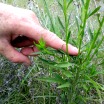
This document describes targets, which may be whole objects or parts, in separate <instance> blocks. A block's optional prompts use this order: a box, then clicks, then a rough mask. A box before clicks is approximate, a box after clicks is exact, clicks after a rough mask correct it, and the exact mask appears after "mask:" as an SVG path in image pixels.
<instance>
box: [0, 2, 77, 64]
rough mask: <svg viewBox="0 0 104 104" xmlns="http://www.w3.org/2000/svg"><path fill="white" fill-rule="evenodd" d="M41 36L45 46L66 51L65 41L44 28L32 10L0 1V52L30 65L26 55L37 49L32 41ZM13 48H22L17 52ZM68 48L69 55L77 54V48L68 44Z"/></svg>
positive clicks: (16, 61)
mask: <svg viewBox="0 0 104 104" xmlns="http://www.w3.org/2000/svg"><path fill="white" fill-rule="evenodd" d="M41 38H43V39H44V41H45V42H46V45H47V46H49V47H52V48H55V49H62V50H63V51H66V45H65V42H64V41H62V40H61V39H60V38H59V37H57V36H56V34H54V33H52V32H50V31H48V30H46V29H44V28H43V27H42V26H41V25H40V23H39V21H38V18H37V17H36V15H35V14H34V13H33V12H32V11H30V10H26V9H20V8H16V7H13V6H10V5H6V4H2V3H0V54H2V55H4V56H5V57H6V58H7V59H9V60H10V61H12V62H15V63H25V64H27V65H30V63H31V62H30V60H29V58H28V56H29V55H30V54H31V53H33V52H37V51H38V50H37V48H36V47H35V46H33V41H36V42H38V41H39V40H40V39H41ZM15 48H22V49H21V51H20V52H19V51H17V50H16V49H15ZM68 49H69V50H68V53H69V54H70V55H77V54H78V49H77V48H76V47H73V46H72V45H70V44H69V45H68Z"/></svg>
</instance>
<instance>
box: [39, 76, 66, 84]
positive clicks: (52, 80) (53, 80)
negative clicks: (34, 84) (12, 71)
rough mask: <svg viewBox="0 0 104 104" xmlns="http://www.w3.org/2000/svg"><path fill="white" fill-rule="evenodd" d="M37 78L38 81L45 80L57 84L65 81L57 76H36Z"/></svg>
mask: <svg viewBox="0 0 104 104" xmlns="http://www.w3.org/2000/svg"><path fill="white" fill-rule="evenodd" d="M37 80H40V81H45V82H49V83H58V84H62V83H65V81H64V80H62V79H59V78H57V77H56V78H51V77H46V78H38V79H37Z"/></svg>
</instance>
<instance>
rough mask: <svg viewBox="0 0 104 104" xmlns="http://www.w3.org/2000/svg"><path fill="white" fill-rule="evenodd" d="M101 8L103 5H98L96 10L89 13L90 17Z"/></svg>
mask: <svg viewBox="0 0 104 104" xmlns="http://www.w3.org/2000/svg"><path fill="white" fill-rule="evenodd" d="M100 8H101V6H99V7H97V8H96V9H94V10H93V11H92V12H91V13H90V14H89V16H88V18H89V17H91V16H92V15H94V14H95V13H97V12H98V11H99V10H100Z"/></svg>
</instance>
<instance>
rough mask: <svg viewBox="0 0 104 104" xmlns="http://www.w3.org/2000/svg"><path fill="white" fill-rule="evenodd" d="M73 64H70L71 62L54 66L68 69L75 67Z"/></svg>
mask: <svg viewBox="0 0 104 104" xmlns="http://www.w3.org/2000/svg"><path fill="white" fill-rule="evenodd" d="M73 65H74V64H73V63H69V62H62V63H57V64H55V65H54V66H55V67H58V68H67V67H69V66H73Z"/></svg>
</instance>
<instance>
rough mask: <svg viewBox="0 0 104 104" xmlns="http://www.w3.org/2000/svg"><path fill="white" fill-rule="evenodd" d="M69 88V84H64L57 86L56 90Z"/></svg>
mask: <svg viewBox="0 0 104 104" xmlns="http://www.w3.org/2000/svg"><path fill="white" fill-rule="evenodd" d="M69 86H70V83H69V82H66V83H64V84H62V85H60V86H58V87H57V88H67V87H69Z"/></svg>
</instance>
